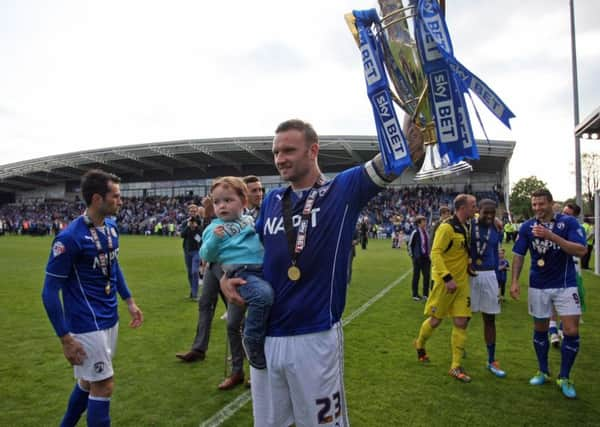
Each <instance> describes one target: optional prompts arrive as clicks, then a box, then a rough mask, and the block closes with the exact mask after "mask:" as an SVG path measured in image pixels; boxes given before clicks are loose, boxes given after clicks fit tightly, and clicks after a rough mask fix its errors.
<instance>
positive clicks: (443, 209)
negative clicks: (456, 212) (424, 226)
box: [440, 206, 450, 215]
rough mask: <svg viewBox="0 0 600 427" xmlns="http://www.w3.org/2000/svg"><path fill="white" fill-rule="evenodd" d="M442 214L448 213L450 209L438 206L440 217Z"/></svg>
mask: <svg viewBox="0 0 600 427" xmlns="http://www.w3.org/2000/svg"><path fill="white" fill-rule="evenodd" d="M443 213H450V208H449V207H448V206H440V215H441V214H443Z"/></svg>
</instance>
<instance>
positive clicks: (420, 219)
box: [415, 215, 427, 224]
mask: <svg viewBox="0 0 600 427" xmlns="http://www.w3.org/2000/svg"><path fill="white" fill-rule="evenodd" d="M421 221H424V222H427V218H425V217H424V216H423V215H417V216H416V217H415V224H420V223H421Z"/></svg>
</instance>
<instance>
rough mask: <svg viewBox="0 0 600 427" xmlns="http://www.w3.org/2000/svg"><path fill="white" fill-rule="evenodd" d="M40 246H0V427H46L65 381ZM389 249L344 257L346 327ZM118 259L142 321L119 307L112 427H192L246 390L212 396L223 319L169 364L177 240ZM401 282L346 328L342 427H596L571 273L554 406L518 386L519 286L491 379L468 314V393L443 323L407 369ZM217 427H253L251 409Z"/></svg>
mask: <svg viewBox="0 0 600 427" xmlns="http://www.w3.org/2000/svg"><path fill="white" fill-rule="evenodd" d="M50 243H51V239H50V238H31V237H6V236H5V237H0V272H1V282H0V283H1V286H0V324H1V325H2V352H0V425H1V426H42V425H49V426H51V425H58V423H59V421H60V419H61V417H62V415H63V412H64V409H65V405H66V401H67V398H68V396H69V393H70V391H71V389H72V387H73V384H74V380H73V377H72V368H71V367H70V366H69V365H68V363H67V361H66V360H65V359H64V357H63V355H62V351H61V346H60V343H59V341H58V340H57V338H56V337H55V336H54V332H53V330H52V327H51V326H50V323H49V321H48V320H47V318H46V314H45V311H44V309H43V306H42V302H41V297H40V293H41V287H42V283H43V279H44V267H45V263H46V260H47V256H48V253H49V250H50ZM390 246H391V245H390V241H371V242H370V243H369V247H368V249H367V250H366V251H363V250H361V249H360V248H359V249H358V250H357V253H358V254H357V257H356V259H355V262H354V276H353V281H352V283H351V285H350V288H349V291H348V301H347V306H346V310H345V316H346V317H348V316H350V314H352V313H353V312H355V311H356V310H357V309H359V308H360V307H361V306H362V305H363V304H365V303H366V302H367V301H369V300H370V299H371V298H373V297H374V296H375V295H377V294H378V293H379V292H380V291H381V290H382V289H384V288H385V287H387V286H388V285H389V284H391V283H392V282H394V281H395V280H396V279H397V278H398V277H400V276H402V275H403V274H404V273H405V272H406V271H408V270H410V260H409V258H408V256H407V254H406V251H405V250H404V249H402V250H392V249H391V248H390ZM507 253H510V248H508V250H507ZM509 258H511V256H509ZM120 263H121V266H122V268H123V271H124V273H125V277H126V278H127V281H128V283H129V286H130V288H131V289H132V292H133V293H134V295H135V298H136V300H137V302H138V305H139V306H140V307H141V309H142V310H143V311H144V314H145V318H146V321H145V324H144V326H143V327H142V328H141V329H139V330H130V329H129V328H128V327H127V321H128V317H129V316H128V313H127V312H126V309H125V307H124V305H123V304H121V305H120V310H121V317H122V322H121V327H120V337H119V344H118V351H117V356H116V358H115V361H114V364H115V371H116V375H115V385H116V387H115V393H114V396H113V400H112V404H111V415H112V421H113V425H115V426H198V425H199V424H201V423H202V422H203V421H204V420H206V419H208V418H210V417H211V416H213V415H214V414H215V413H217V412H219V411H220V410H221V409H222V408H223V407H224V406H225V405H227V404H228V403H230V402H231V401H233V400H234V399H235V398H236V397H238V396H239V395H241V394H242V393H245V392H246V389H244V388H243V387H239V388H237V389H235V390H232V391H228V392H222V391H219V390H218V389H217V384H218V383H219V382H220V381H221V380H222V379H223V370H224V356H225V355H224V352H225V322H223V321H221V320H219V319H218V316H220V315H221V314H222V313H223V311H224V307H223V305H222V303H221V302H219V306H218V308H217V311H216V316H215V320H214V322H213V329H212V334H211V342H210V345H209V351H208V353H207V358H206V360H205V361H203V362H199V363H194V364H191V365H187V364H183V363H180V362H178V361H177V359H176V358H175V352H176V351H181V350H187V349H188V348H189V346H190V344H191V341H192V338H193V335H194V331H195V326H196V319H197V311H198V310H197V304H195V303H193V302H190V301H189V300H187V298H186V297H187V295H188V290H187V285H186V277H185V272H184V263H183V256H182V249H181V240H180V239H178V238H160V237H148V238H147V237H142V236H139V237H137V236H136V237H123V238H122V239H121V255H120ZM526 273H527V272H526V271H524V272H523V277H522V280H521V283H522V284H523V285H524V284H525V283H526V277H527V274H526ZM410 278H411V274H408V275H407V276H406V277H405V278H404V279H403V280H402V281H401V282H400V283H399V284H397V285H396V286H395V287H393V288H392V289H391V290H390V291H389V292H388V293H387V294H386V295H385V296H384V297H383V298H381V299H379V300H378V301H377V302H375V303H374V304H372V305H371V306H369V307H368V308H367V309H366V310H365V311H364V312H362V313H361V314H360V315H359V316H357V317H356V318H354V319H353V320H352V322H351V323H349V324H348V325H347V326H346V327H345V330H344V333H345V342H346V346H345V354H346V359H345V360H346V363H345V384H346V391H347V399H348V406H349V413H350V420H351V422H352V424H353V425H355V426H401V425H427V426H431V425H439V426H449V425H457V426H458V425H461V426H465V425H472V426H482V425H531V426H538V425H557V426H558V425H599V424H600V385H599V384H600V374H599V369H598V363H597V362H594V359H595V357H597V356H598V355H600V338H599V334H598V331H600V310H599V309H598V307H599V306H598V303H600V295H599V293H598V288H599V287H600V278H598V277H597V276H595V275H593V274H592V273H589V272H585V273H584V282H585V285H586V289H587V300H588V302H587V305H588V309H587V312H586V313H585V314H584V316H583V319H584V323H583V324H582V325H581V329H580V335H581V337H582V338H581V351H580V354H579V355H578V357H577V361H576V363H575V367H574V369H573V372H572V379H573V380H574V381H575V385H576V388H577V393H578V398H577V399H576V400H574V401H569V400H567V399H565V398H564V397H563V396H562V395H561V393H560V392H559V390H558V388H557V387H556V386H555V385H554V384H549V385H544V386H541V387H532V386H529V384H528V380H529V377H530V376H531V375H533V374H534V372H535V371H536V369H537V363H536V359H535V354H534V351H533V347H532V343H531V336H532V322H531V319H530V318H529V316H528V315H527V305H526V294H527V292H526V291H527V289H526V288H523V289H522V294H523V297H522V300H521V301H518V302H515V301H512V300H511V301H509V302H507V303H505V304H504V305H503V308H502V310H503V312H502V314H501V315H500V316H498V319H497V328H498V340H497V341H498V342H497V357H498V359H499V360H500V362H501V364H502V367H503V368H504V369H506V371H507V372H508V376H507V378H505V379H496V378H495V377H493V376H492V375H491V374H490V373H489V372H487V370H486V369H485V363H486V359H487V356H486V349H485V344H484V342H483V333H482V327H481V324H482V322H481V318H480V315H475V316H474V318H473V319H472V321H471V324H470V326H469V329H468V340H467V358H466V360H465V362H464V365H465V368H466V369H467V372H469V374H470V375H472V377H473V382H472V383H470V384H461V383H459V382H458V381H456V380H454V379H452V378H450V377H449V376H448V375H447V370H448V368H449V364H450V357H451V355H450V324H449V322H447V321H446V322H444V324H443V325H442V326H441V327H440V329H439V330H437V331H436V332H435V334H434V335H433V337H432V338H431V340H430V341H429V344H428V353H429V355H430V357H431V360H432V362H431V363H430V364H429V365H428V366H421V365H419V364H418V363H417V361H416V354H415V351H414V349H413V347H412V341H413V339H414V337H415V336H416V333H417V330H418V328H419V325H420V324H421V322H422V321H423V312H422V310H423V303H420V302H414V301H412V299H411V298H410V296H411V292H410ZM559 353H560V352H559V351H558V350H556V349H551V350H550V366H551V369H552V373H553V374H556V373H557V372H558V368H559V360H560V358H559ZM80 424H81V425H85V421H84V420H83V421H81V422H80ZM223 425H226V426H250V425H252V410H251V405H250V403H248V404H246V405H245V406H244V407H242V408H241V409H240V410H239V411H238V412H237V413H235V415H233V417H231V418H230V419H229V420H227V421H225V423H224V424H223Z"/></svg>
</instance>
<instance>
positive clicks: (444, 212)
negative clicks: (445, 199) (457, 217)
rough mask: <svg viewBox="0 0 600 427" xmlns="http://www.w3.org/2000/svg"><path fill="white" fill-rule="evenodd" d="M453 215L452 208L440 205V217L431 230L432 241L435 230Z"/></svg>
mask: <svg viewBox="0 0 600 427" xmlns="http://www.w3.org/2000/svg"><path fill="white" fill-rule="evenodd" d="M451 216H452V212H450V208H449V207H448V206H440V217H439V218H438V220H437V221H436V222H435V224H434V225H433V227H432V230H431V241H432V242H433V240H434V239H435V232H436V231H437V229H438V228H439V226H440V224H441V223H443V222H444V221H446V220H448V219H449V218H450V217H451Z"/></svg>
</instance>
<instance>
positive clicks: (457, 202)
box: [454, 194, 475, 212]
mask: <svg viewBox="0 0 600 427" xmlns="http://www.w3.org/2000/svg"><path fill="white" fill-rule="evenodd" d="M474 198H475V196H473V195H471V194H459V195H458V196H456V197H455V198H454V211H455V212H456V211H457V210H459V209H460V208H462V207H463V206H465V205H466V204H467V201H468V200H469V199H474Z"/></svg>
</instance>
